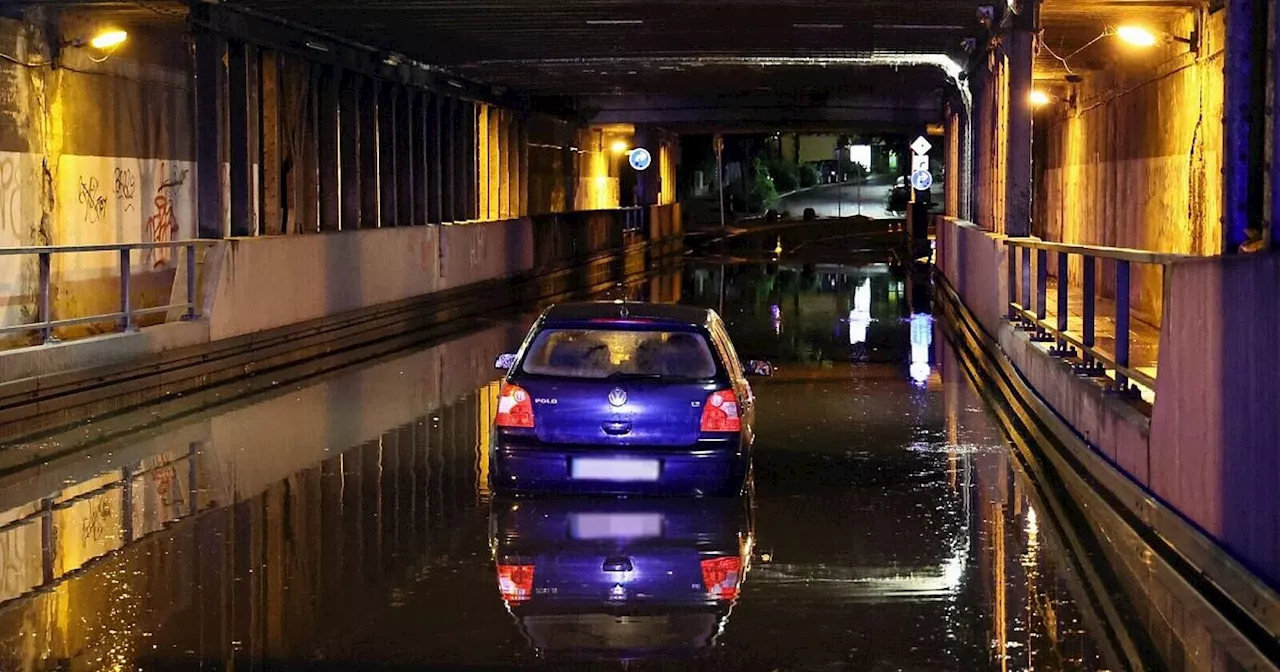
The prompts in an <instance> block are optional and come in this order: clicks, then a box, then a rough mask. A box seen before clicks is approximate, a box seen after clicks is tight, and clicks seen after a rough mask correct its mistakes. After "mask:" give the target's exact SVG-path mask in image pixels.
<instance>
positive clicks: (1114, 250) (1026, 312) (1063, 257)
mask: <svg viewBox="0 0 1280 672" xmlns="http://www.w3.org/2000/svg"><path fill="white" fill-rule="evenodd" d="M1004 243H1005V245H1007V246H1008V247H1009V264H1008V266H1009V320H1010V321H1013V322H1021V323H1022V324H1023V325H1025V326H1026V327H1028V328H1030V329H1033V330H1034V331H1035V332H1036V334H1035V335H1034V336H1033V339H1035V340H1040V341H1046V342H1047V341H1053V342H1054V347H1052V348H1050V350H1049V352H1050V353H1051V354H1053V355H1056V356H1059V357H1074V356H1075V354H1076V353H1075V351H1074V348H1078V349H1079V350H1080V353H1081V355H1080V359H1081V360H1082V363H1081V364H1080V365H1079V366H1077V367H1076V368H1077V371H1079V372H1080V373H1083V374H1085V375H1092V376H1101V375H1104V374H1105V372H1106V369H1107V368H1110V369H1112V370H1113V371H1115V383H1114V385H1113V390H1115V391H1117V392H1123V393H1131V392H1132V388H1131V386H1130V385H1129V383H1130V381H1134V382H1137V383H1139V384H1141V385H1144V386H1146V387H1148V388H1150V389H1152V390H1155V385H1156V377H1155V376H1152V375H1148V374H1146V373H1144V372H1142V371H1139V370H1137V369H1135V368H1132V367H1131V366H1130V362H1129V346H1130V341H1131V340H1132V329H1131V325H1132V322H1131V320H1132V315H1131V312H1132V311H1131V307H1130V296H1129V288H1130V277H1131V272H1132V265H1133V264H1150V265H1157V266H1160V267H1162V268H1163V267H1166V266H1168V265H1169V264H1171V263H1174V262H1176V261H1179V260H1182V259H1188V258H1190V257H1188V256H1187V255H1181V254H1166V253H1161V252H1150V251H1147V250H1135V249H1130V248H1123V247H1100V246H1094V245H1073V244H1067V243H1051V242H1047V241H1043V240H1040V239H1038V238H1007V239H1005V241H1004ZM1019 251H1021V255H1020V256H1021V258H1020V259H1019V254H1018V252H1019ZM1032 252H1034V253H1035V255H1036V264H1035V283H1034V285H1035V304H1034V309H1033V308H1032V303H1031V299H1032V282H1031V273H1032V265H1031V255H1032ZM1050 252H1053V253H1055V254H1056V255H1057V262H1058V264H1057V265H1058V287H1057V307H1056V315H1055V318H1056V319H1055V320H1054V322H1052V323H1051V322H1049V321H1048V320H1047V319H1046V318H1047V314H1048V311H1047V307H1048V304H1047V302H1046V298H1047V297H1046V295H1047V293H1048V270H1049V264H1048V261H1049V253H1050ZM1072 255H1078V256H1080V257H1083V262H1084V264H1083V277H1082V278H1081V283H1080V284H1081V286H1080V290H1079V291H1080V292H1081V294H1082V299H1083V311H1082V312H1083V316H1082V317H1083V325H1082V329H1081V333H1080V334H1075V333H1071V332H1069V331H1068V329H1067V325H1068V317H1069V316H1070V315H1069V307H1070V292H1071V283H1070V278H1069V277H1068V273H1069V268H1070V257H1071V256H1072ZM1099 259H1105V260H1110V261H1112V262H1114V263H1115V269H1116V273H1115V286H1114V288H1113V289H1114V296H1115V321H1116V330H1115V341H1116V347H1115V353H1114V356H1111V355H1108V354H1107V353H1105V352H1102V351H1101V350H1099V349H1098V347H1097V344H1096V337H1097V334H1096V330H1095V326H1096V320H1097V295H1098V293H1097V280H1098V277H1097V276H1098V273H1097V266H1098V260H1099ZM1019 280H1021V281H1020V282H1019ZM1019 289H1020V290H1021V291H1020V292H1019ZM1019 294H1021V295H1020V296H1019Z"/></svg>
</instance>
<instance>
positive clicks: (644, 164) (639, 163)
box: [627, 147, 653, 170]
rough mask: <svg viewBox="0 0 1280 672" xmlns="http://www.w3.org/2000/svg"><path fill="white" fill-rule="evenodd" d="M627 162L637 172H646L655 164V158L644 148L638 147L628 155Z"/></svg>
mask: <svg viewBox="0 0 1280 672" xmlns="http://www.w3.org/2000/svg"><path fill="white" fill-rule="evenodd" d="M627 162H628V163H630V164H631V167H632V168H635V169H636V170H644V169H645V168H648V167H649V164H651V163H653V156H652V155H650V154H649V150H647V149H645V148H644V147H636V148H635V149H633V150H631V153H630V154H628V155H627Z"/></svg>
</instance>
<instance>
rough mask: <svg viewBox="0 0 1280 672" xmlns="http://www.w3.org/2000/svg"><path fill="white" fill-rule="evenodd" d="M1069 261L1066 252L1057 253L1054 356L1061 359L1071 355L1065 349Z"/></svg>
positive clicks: (1068, 306)
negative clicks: (1056, 309)
mask: <svg viewBox="0 0 1280 672" xmlns="http://www.w3.org/2000/svg"><path fill="white" fill-rule="evenodd" d="M1070 262H1071V260H1070V258H1068V255H1067V253H1066V252H1059V253H1058V351H1057V353H1055V354H1058V355H1061V356H1063V357H1066V356H1069V355H1070V354H1071V351H1070V349H1069V348H1068V347H1067V337H1066V333H1067V326H1068V322H1067V318H1068V317H1070V315H1069V313H1068V311H1069V310H1070V308H1071V306H1070V302H1069V301H1068V294H1067V291H1068V286H1069V285H1070V284H1071V282H1070V271H1069V269H1068V265H1069V264H1070Z"/></svg>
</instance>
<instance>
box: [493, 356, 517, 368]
mask: <svg viewBox="0 0 1280 672" xmlns="http://www.w3.org/2000/svg"><path fill="white" fill-rule="evenodd" d="M515 365H516V355H515V353H514V352H508V353H506V354H502V355H498V361H496V362H494V363H493V368H495V369H502V370H503V371H510V370H511V367H513V366H515Z"/></svg>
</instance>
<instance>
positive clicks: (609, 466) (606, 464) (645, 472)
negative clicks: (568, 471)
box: [571, 458, 658, 481]
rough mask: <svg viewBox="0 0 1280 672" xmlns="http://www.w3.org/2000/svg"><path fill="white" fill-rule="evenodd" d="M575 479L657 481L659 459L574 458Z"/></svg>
mask: <svg viewBox="0 0 1280 672" xmlns="http://www.w3.org/2000/svg"><path fill="white" fill-rule="evenodd" d="M571 468H572V473H573V478H574V479H582V480H588V481H656V480H658V461H657V460H601V459H592V458H584V459H578V460H574V461H573V463H572V465H571Z"/></svg>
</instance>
